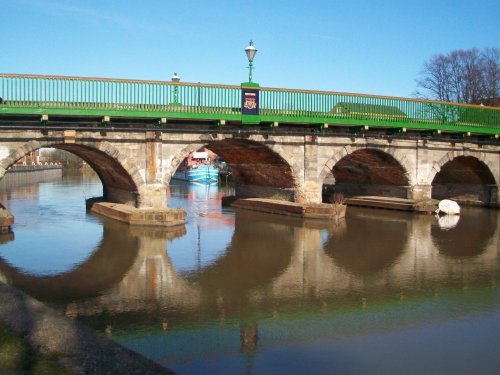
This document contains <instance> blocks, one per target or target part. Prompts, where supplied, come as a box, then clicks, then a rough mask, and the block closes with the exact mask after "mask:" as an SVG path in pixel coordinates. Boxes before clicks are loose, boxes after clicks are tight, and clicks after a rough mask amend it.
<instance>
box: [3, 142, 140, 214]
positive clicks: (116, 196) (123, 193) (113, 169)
mask: <svg viewBox="0 0 500 375" xmlns="http://www.w3.org/2000/svg"><path fill="white" fill-rule="evenodd" d="M43 147H53V148H57V149H60V150H64V151H68V152H70V153H72V154H75V155H77V156H78V157H80V158H81V159H83V160H84V161H85V162H87V163H88V164H89V165H90V166H91V167H92V169H94V171H95V172H96V173H97V174H98V176H99V178H100V179H101V182H102V184H103V188H104V189H103V190H104V196H105V198H106V199H107V200H109V201H113V202H118V203H126V204H130V205H136V204H137V194H138V193H137V191H138V188H139V187H140V186H142V185H144V179H143V177H142V176H141V174H140V173H139V170H138V169H137V168H136V167H135V165H134V164H133V163H132V162H131V161H130V160H129V159H128V158H127V157H126V155H123V154H122V153H121V152H120V150H119V149H117V148H116V147H114V146H113V145H112V144H111V143H109V142H78V143H61V142H55V141H41V140H32V141H29V142H26V143H25V144H23V145H22V146H20V147H17V148H16V149H15V150H13V151H12V152H11V153H10V154H9V155H8V156H7V157H5V158H4V159H3V160H1V161H0V178H1V177H3V175H4V174H5V172H6V171H7V169H8V168H9V167H10V166H12V165H13V164H14V163H15V162H16V161H17V160H19V159H20V158H22V157H23V156H24V155H26V154H28V153H30V152H32V151H35V150H38V149H40V148H43Z"/></svg>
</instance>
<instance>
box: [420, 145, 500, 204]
mask: <svg viewBox="0 0 500 375" xmlns="http://www.w3.org/2000/svg"><path fill="white" fill-rule="evenodd" d="M493 171H495V168H494V167H493V166H492V165H491V163H490V162H489V161H488V160H487V159H486V158H485V154H484V153H470V152H467V151H465V152H464V151H463V150H461V151H459V152H456V151H455V152H448V153H447V154H446V155H445V156H443V157H442V158H441V159H440V160H439V161H437V162H436V163H435V164H434V166H433V167H432V170H431V172H430V173H429V177H428V178H429V179H428V181H429V184H430V185H431V186H432V198H435V199H445V198H449V199H454V200H457V201H459V202H462V203H470V204H489V203H491V202H492V201H495V200H496V194H497V193H496V192H495V189H496V186H497V185H498V182H497V181H498V179H497V178H495V175H494V174H493ZM492 187H493V188H494V189H492Z"/></svg>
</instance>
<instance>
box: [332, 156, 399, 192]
mask: <svg viewBox="0 0 500 375" xmlns="http://www.w3.org/2000/svg"><path fill="white" fill-rule="evenodd" d="M326 177H327V178H328V175H327V176H326ZM332 177H333V179H332V181H331V182H334V185H332V186H331V187H330V188H329V189H330V193H342V194H344V195H345V196H359V195H377V196H389V197H396V198H407V195H408V186H409V179H408V172H407V171H406V170H405V168H404V167H403V166H402V165H401V163H400V162H399V161H398V160H397V159H396V158H395V157H394V156H392V155H391V154H389V153H387V152H385V151H381V150H377V149H372V148H364V149H360V150H356V151H354V152H352V153H350V154H348V155H346V156H344V157H342V158H341V159H340V160H338V161H337V163H335V165H334V166H333V167H332V170H331V175H330V178H332ZM324 190H325V188H324Z"/></svg>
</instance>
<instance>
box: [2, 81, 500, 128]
mask: <svg viewBox="0 0 500 375" xmlns="http://www.w3.org/2000/svg"><path fill="white" fill-rule="evenodd" d="M259 92H260V108H259V116H260V121H261V122H262V123H273V124H275V123H276V124H277V123H280V122H282V123H301V124H311V125H315V126H317V125H320V126H324V125H325V124H327V125H328V124H330V125H341V126H355V125H364V126H375V127H385V128H402V129H418V130H433V131H451V132H462V133H477V134H487V135H494V136H496V137H498V136H499V135H500V109H498V108H492V107H483V106H473V105H463V104H457V103H444V102H437V101H428V100H419V99H407V98H396V97H383V96H376V95H363V94H349V93H339V92H326V91H305V90H290V89H277V88H259ZM241 95H242V89H241V87H240V86H229V85H213V84H197V83H179V82H163V81H143V80H123V79H106V78H81V77H62V76H39V75H15V74H0V97H1V98H2V100H0V114H15V115H16V114H49V115H68V116H82V115H83V116H86V115H87V116H118V117H139V118H145V117H146V118H158V119H164V118H165V119H166V118H169V119H195V120H196V119H197V120H218V121H222V122H225V121H233V122H241V121H242V113H241ZM160 123H161V122H160Z"/></svg>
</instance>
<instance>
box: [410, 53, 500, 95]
mask: <svg viewBox="0 0 500 375" xmlns="http://www.w3.org/2000/svg"><path fill="white" fill-rule="evenodd" d="M417 85H418V87H419V89H421V90H423V91H417V92H416V93H415V95H416V96H419V97H422V98H426V99H435V100H441V101H445V102H457V103H468V104H486V105H493V104H494V103H495V98H498V97H499V96H500V49H498V48H486V49H484V50H483V51H479V50H478V49H476V48H473V49H470V50H456V51H452V52H450V53H449V54H447V55H443V54H439V55H436V56H434V57H432V58H431V59H430V60H429V61H427V62H425V63H424V67H423V69H422V71H421V72H420V77H419V78H418V79H417ZM496 100H498V99H496Z"/></svg>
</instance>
